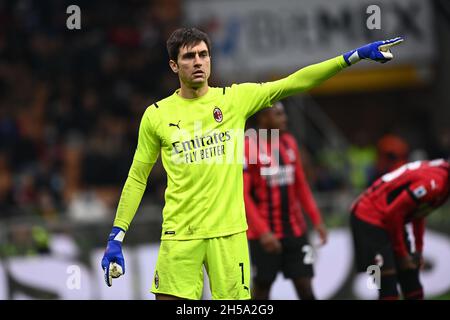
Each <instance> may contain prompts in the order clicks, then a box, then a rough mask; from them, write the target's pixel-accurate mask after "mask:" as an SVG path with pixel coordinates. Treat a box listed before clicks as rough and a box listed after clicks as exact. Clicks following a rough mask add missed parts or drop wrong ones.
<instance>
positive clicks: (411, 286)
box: [397, 228, 424, 300]
mask: <svg viewBox="0 0 450 320" xmlns="http://www.w3.org/2000/svg"><path fill="white" fill-rule="evenodd" d="M405 243H406V246H407V248H408V251H409V253H410V254H412V252H411V241H410V240H409V237H408V232H407V231H406V228H405ZM397 270H398V282H399V284H400V288H401V290H402V294H403V297H404V298H405V299H406V300H423V298H424V294H423V286H422V283H421V282H420V277H419V272H420V269H419V261H417V268H414V269H404V268H401V267H399V266H398V267H397Z"/></svg>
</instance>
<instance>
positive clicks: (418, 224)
mask: <svg viewBox="0 0 450 320" xmlns="http://www.w3.org/2000/svg"><path fill="white" fill-rule="evenodd" d="M412 226H413V234H414V243H415V247H416V252H415V254H416V258H417V260H418V261H417V263H418V264H419V266H420V267H421V268H422V267H423V263H424V261H423V256H422V252H423V236H424V234H425V218H418V219H414V220H413V221H412Z"/></svg>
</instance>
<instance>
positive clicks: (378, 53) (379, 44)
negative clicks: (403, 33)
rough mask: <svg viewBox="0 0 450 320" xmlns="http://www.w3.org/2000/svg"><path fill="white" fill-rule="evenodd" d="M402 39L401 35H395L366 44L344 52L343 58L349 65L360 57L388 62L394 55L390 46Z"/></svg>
mask: <svg viewBox="0 0 450 320" xmlns="http://www.w3.org/2000/svg"><path fill="white" fill-rule="evenodd" d="M403 40H404V39H403V37H397V38H394V39H390V40H384V41H375V42H372V43H369V44H366V45H365V46H362V47H360V48H358V49H355V50H352V51H349V52H346V53H344V54H343V56H344V60H345V62H347V64H348V65H349V66H350V65H352V64H355V63H356V62H358V61H360V60H361V59H370V60H374V61H377V62H381V63H385V62H388V61H390V60H391V59H392V58H393V57H394V56H393V54H392V52H391V50H390V49H391V47H392V46H395V45H398V44H399V43H402V42H403Z"/></svg>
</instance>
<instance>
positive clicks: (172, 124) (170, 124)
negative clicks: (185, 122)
mask: <svg viewBox="0 0 450 320" xmlns="http://www.w3.org/2000/svg"><path fill="white" fill-rule="evenodd" d="M180 121H181V120H178V122H177V124H175V123H171V122H169V127H177V128H178V130H180V126H179V124H180Z"/></svg>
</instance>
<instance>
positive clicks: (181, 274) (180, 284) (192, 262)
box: [151, 240, 206, 300]
mask: <svg viewBox="0 0 450 320" xmlns="http://www.w3.org/2000/svg"><path fill="white" fill-rule="evenodd" d="M205 253H206V240H186V241H176V240H162V241H161V246H160V248H159V253H158V260H157V262H156V269H155V274H154V278H153V279H154V280H153V284H152V290H151V291H152V292H153V293H154V294H155V296H156V299H158V300H174V299H196V300H198V299H201V296H202V292H203V260H204V257H205Z"/></svg>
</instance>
